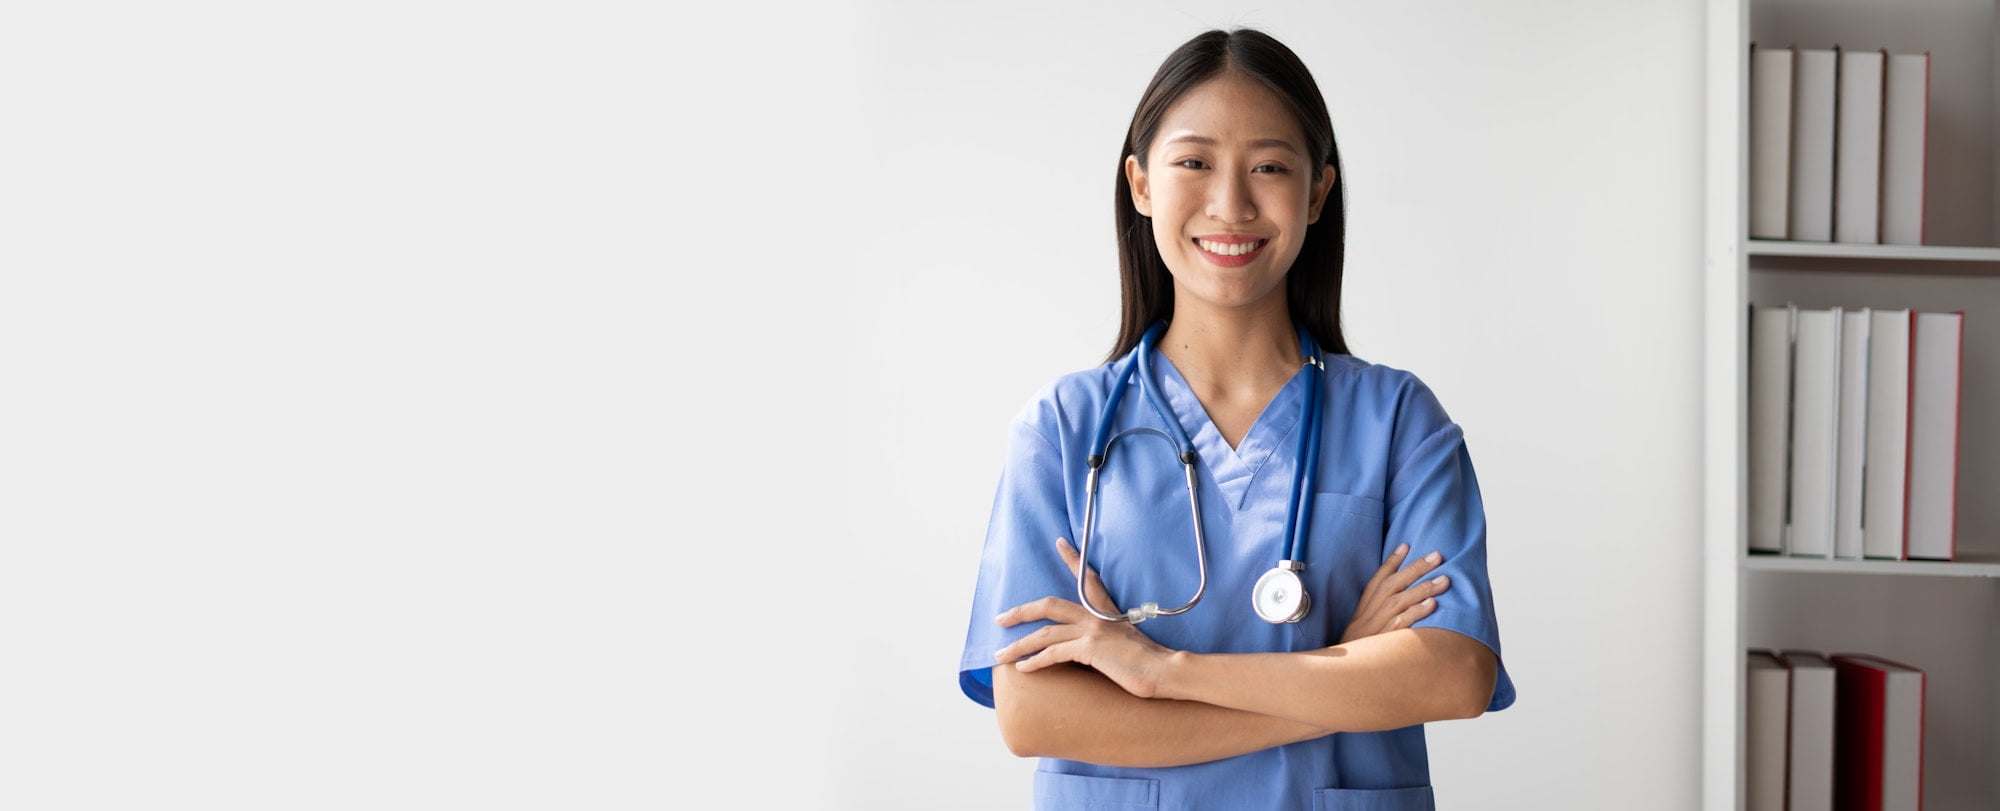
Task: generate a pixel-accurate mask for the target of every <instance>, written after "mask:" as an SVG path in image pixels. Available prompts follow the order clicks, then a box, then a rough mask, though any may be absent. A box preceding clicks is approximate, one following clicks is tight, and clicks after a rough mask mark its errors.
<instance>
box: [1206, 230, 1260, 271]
mask: <svg viewBox="0 0 2000 811" xmlns="http://www.w3.org/2000/svg"><path fill="white" fill-rule="evenodd" d="M1269 244H1271V240H1269V239H1264V238H1262V237H1254V236H1250V235H1248V234H1212V235H1208V236H1200V237H1195V238H1194V246H1195V248H1196V249H1197V250H1199V251H1201V255H1202V258H1204V259H1207V260H1208V261H1209V262H1211V263H1214V264H1216V265H1220V266H1222V267H1226V268H1234V267H1242V266H1244V265H1247V264H1250V261H1251V260H1253V259H1256V258H1257V254H1259V253H1262V252H1263V250H1264V246H1266V245H1269Z"/></svg>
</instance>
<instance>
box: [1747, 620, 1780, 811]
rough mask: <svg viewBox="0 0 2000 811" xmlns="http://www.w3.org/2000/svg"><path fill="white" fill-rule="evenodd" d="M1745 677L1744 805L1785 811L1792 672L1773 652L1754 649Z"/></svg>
mask: <svg viewBox="0 0 2000 811" xmlns="http://www.w3.org/2000/svg"><path fill="white" fill-rule="evenodd" d="M1745 667H1746V668H1747V670H1748V673H1747V674H1746V676H1745V678H1744V697H1743V707H1744V713H1743V717H1744V721H1745V723H1744V730H1743V733H1744V746H1743V763H1744V783H1745V786H1746V788H1747V791H1746V792H1745V797H1744V799H1745V803H1744V808H1746V809H1748V811H1785V724H1786V722H1787V720H1788V719H1789V718H1790V717H1791V689H1790V684H1791V672H1790V671H1788V670H1786V669H1785V663H1784V662H1782V661H1779V660H1778V657H1777V655H1775V654H1773V653H1771V652H1769V651H1760V650H1753V651H1750V653H1749V656H1748V659H1747V662H1746V665H1745Z"/></svg>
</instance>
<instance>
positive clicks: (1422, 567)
mask: <svg viewBox="0 0 2000 811" xmlns="http://www.w3.org/2000/svg"><path fill="white" fill-rule="evenodd" d="M1409 554H1410V545H1409V544H1401V545H1398V546H1397V547H1396V551H1394V552H1391V553H1389V559H1388V560H1384V561H1382V568H1379V569H1376V570H1375V574H1374V575H1373V576H1372V577H1369V578H1368V586H1367V587H1366V588H1364V589H1362V591H1361V604H1360V605H1359V606H1357V607H1355V609H1354V619H1353V620H1351V621H1349V622H1348V623H1347V630H1346V631H1344V632H1342V633H1341V635H1340V643H1341V644H1343V645H1344V644H1347V643H1349V642H1353V641H1354V640H1357V639H1361V638H1362V637H1369V636H1374V635H1376V634H1386V633H1388V632H1390V631H1394V630H1396V629H1398V628H1408V627H1410V626H1411V625H1412V624H1414V623H1415V622H1416V621H1417V620H1420V619H1423V618H1425V617H1428V616H1430V615H1431V612H1432V611H1434V610H1436V609H1437V595H1439V594H1443V593H1444V590H1445V589H1447V588H1450V587H1451V579H1450V578H1448V577H1446V576H1444V575H1438V576H1437V577H1435V578H1432V579H1430V580H1426V581H1424V582H1422V583H1418V584H1417V585H1416V586H1414V587H1412V586H1411V585H1410V584H1411V583H1416V581H1417V578H1419V577H1423V576H1424V575H1426V574H1429V573H1430V571H1431V570H1432V569H1435V568H1437V567H1438V564H1441V563H1443V562H1444V556H1443V555H1440V554H1438V553H1437V552H1432V553H1430V554H1428V555H1425V556H1423V558H1421V559H1419V560H1418V561H1417V562H1415V563H1412V564H1410V565H1408V566H1405V567H1403V569H1402V570H1401V571H1398V570H1397V569H1396V567H1397V566H1399V565H1401V564H1402V562H1403V558H1404V557H1405V556H1407V555H1409Z"/></svg>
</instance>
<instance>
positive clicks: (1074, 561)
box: [1056, 538, 1083, 576]
mask: <svg viewBox="0 0 2000 811" xmlns="http://www.w3.org/2000/svg"><path fill="white" fill-rule="evenodd" d="M1056 551H1057V552H1058V553H1061V554H1062V559H1063V565H1064V566H1068V567H1069V573H1070V575H1071V576H1075V575H1076V567H1077V565H1078V564H1081V563H1083V561H1082V560H1081V559H1079V558H1077V556H1076V547H1073V546H1070V545H1069V539H1068V538H1057V539H1056Z"/></svg>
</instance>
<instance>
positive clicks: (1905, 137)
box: [1750, 44, 1931, 245]
mask: <svg viewBox="0 0 2000 811" xmlns="http://www.w3.org/2000/svg"><path fill="white" fill-rule="evenodd" d="M1750 48H1751V52H1750V236H1751V237H1754V238H1760V239H1791V240H1803V241H1812V242H1887V243H1893V244H1899V245H1921V244H1923V241H1924V153H1925V151H1924V138H1925V129H1926V126H1927V123H1928V121H1927V118H1928V114H1929V107H1930V64H1931V58H1930V54H1929V53H1921V54H1893V55H1892V54H1888V53H1885V52H1883V51H1881V50H1859V49H1854V50H1849V49H1844V48H1840V47H1838V46H1836V47H1834V48H1833V49H1832V50H1813V49H1805V48H1791V47H1786V48H1759V47H1757V46H1756V45H1754V44H1753V45H1751V46H1750Z"/></svg>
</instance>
